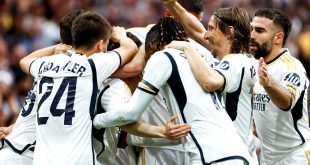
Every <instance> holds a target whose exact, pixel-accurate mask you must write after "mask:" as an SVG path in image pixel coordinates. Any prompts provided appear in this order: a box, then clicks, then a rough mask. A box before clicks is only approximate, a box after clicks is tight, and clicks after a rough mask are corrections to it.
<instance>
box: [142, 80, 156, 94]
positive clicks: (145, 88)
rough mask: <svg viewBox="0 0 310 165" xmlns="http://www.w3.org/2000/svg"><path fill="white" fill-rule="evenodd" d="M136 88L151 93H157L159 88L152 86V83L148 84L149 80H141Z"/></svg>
mask: <svg viewBox="0 0 310 165" xmlns="http://www.w3.org/2000/svg"><path fill="white" fill-rule="evenodd" d="M138 89H140V90H142V91H144V92H147V93H149V94H152V95H157V93H158V91H159V89H157V88H156V87H154V86H153V85H152V84H150V83H149V82H147V81H145V80H142V81H141V82H140V83H139V84H138Z"/></svg>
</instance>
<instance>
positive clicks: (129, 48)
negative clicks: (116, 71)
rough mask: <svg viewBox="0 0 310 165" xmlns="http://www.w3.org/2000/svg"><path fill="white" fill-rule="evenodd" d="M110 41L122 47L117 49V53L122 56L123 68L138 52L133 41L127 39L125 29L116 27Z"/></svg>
mask: <svg viewBox="0 0 310 165" xmlns="http://www.w3.org/2000/svg"><path fill="white" fill-rule="evenodd" d="M110 39H111V40H112V41H114V42H116V43H119V44H120V47H119V48H117V49H115V51H117V52H118V53H119V54H120V55H121V58H122V59H121V66H122V65H124V64H126V63H127V62H129V61H130V60H131V59H132V58H133V57H134V55H135V54H136V53H137V52H138V47H137V45H136V44H135V42H134V41H133V40H132V39H130V38H128V37H127V35H126V31H125V29H124V28H123V27H114V28H113V32H112V34H111V38H110Z"/></svg>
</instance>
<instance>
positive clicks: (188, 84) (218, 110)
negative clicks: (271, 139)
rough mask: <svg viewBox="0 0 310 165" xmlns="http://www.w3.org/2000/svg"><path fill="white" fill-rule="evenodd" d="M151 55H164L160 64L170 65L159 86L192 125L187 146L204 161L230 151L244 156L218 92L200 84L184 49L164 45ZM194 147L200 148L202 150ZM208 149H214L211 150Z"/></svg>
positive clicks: (224, 155) (243, 146)
mask: <svg viewBox="0 0 310 165" xmlns="http://www.w3.org/2000/svg"><path fill="white" fill-rule="evenodd" d="M153 56H165V57H160V58H161V61H162V62H163V65H164V64H167V65H171V68H172V73H171V75H170V77H169V78H168V81H167V84H166V85H164V86H163V87H162V90H163V93H164V95H165V98H166V99H167V100H166V101H167V104H168V107H169V109H171V110H172V111H174V113H178V114H179V116H180V118H182V119H180V120H183V121H184V122H186V123H189V124H190V125H191V126H192V131H191V133H190V136H188V137H189V138H187V140H189V141H190V142H191V143H190V144H194V145H193V146H192V145H191V146H190V147H188V148H187V149H189V150H190V151H192V152H195V153H196V154H198V155H200V156H202V154H204V157H205V160H206V161H207V162H210V161H214V160H216V159H221V158H224V157H228V156H232V155H240V156H244V157H247V156H248V153H247V150H246V147H245V145H244V144H243V143H242V140H241V138H240V137H239V136H238V134H237V132H236V130H235V128H234V126H233V124H232V121H231V119H230V118H229V116H228V115H227V113H226V111H225V109H224V108H223V107H222V106H221V104H220V102H219V100H218V98H217V95H216V94H215V93H212V92H211V93H207V92H205V91H204V90H203V89H202V88H201V87H200V85H199V84H198V82H197V81H196V79H195V77H194V75H193V74H192V72H191V69H190V66H189V64H188V62H187V60H186V59H185V58H186V57H185V55H184V54H183V52H181V51H178V50H175V49H165V50H163V51H160V52H159V53H156V54H154V55H153ZM153 56H152V57H151V58H153ZM227 146H230V147H229V148H227ZM197 148H201V149H202V152H199V151H198V150H197ZM209 151H214V154H210V153H211V152H209Z"/></svg>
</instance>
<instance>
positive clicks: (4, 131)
mask: <svg viewBox="0 0 310 165" xmlns="http://www.w3.org/2000/svg"><path fill="white" fill-rule="evenodd" d="M14 125H15V123H14V124H12V125H10V126H8V127H0V140H1V139H3V138H4V137H6V136H8V135H9V134H10V133H11V132H12V130H13V127H14Z"/></svg>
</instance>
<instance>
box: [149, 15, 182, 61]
mask: <svg viewBox="0 0 310 165" xmlns="http://www.w3.org/2000/svg"><path fill="white" fill-rule="evenodd" d="M187 39H188V36H187V34H186V33H185V31H184V29H183V27H182V25H181V24H180V23H178V22H176V21H175V20H174V19H173V18H171V17H162V18H160V19H159V21H158V22H157V23H156V24H155V25H154V26H153V27H152V28H151V29H150V30H149V32H148V33H147V35H146V39H145V54H146V56H147V57H148V56H150V55H151V54H153V53H154V52H153V51H159V50H161V49H163V48H164V46H166V45H168V44H169V43H170V42H171V41H173V40H178V41H186V40H187ZM154 44H155V45H154ZM150 45H154V46H155V50H154V48H152V47H151V46H150Z"/></svg>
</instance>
